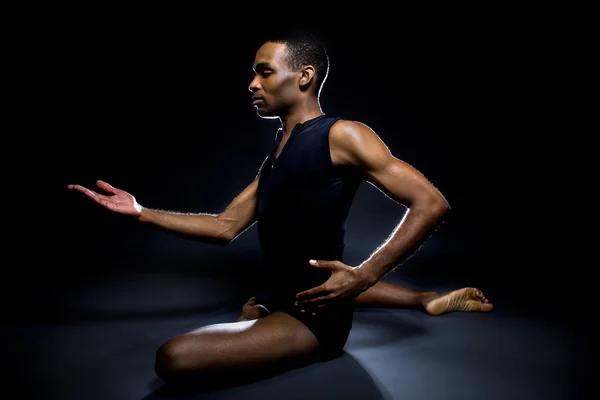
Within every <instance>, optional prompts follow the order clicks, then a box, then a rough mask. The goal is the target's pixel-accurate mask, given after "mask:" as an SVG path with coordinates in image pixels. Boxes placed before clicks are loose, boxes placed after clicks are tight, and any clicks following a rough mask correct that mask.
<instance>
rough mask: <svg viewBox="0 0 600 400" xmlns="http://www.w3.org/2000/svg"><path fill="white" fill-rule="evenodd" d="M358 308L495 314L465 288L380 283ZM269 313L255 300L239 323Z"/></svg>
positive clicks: (478, 295) (475, 292) (475, 291)
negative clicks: (428, 288)
mask: <svg viewBox="0 0 600 400" xmlns="http://www.w3.org/2000/svg"><path fill="white" fill-rule="evenodd" d="M352 302H353V303H354V304H355V305H356V306H357V307H382V308H420V309H422V310H424V311H425V312H426V313H428V314H429V315H442V314H446V313H449V312H455V311H479V312H488V311H492V309H493V308H494V306H493V305H492V304H491V303H490V302H489V300H488V299H487V298H486V297H485V296H484V295H483V293H482V292H481V290H479V289H477V288H472V287H464V288H461V289H457V290H454V291H451V292H448V293H437V292H419V291H415V290H412V289H409V288H407V287H404V286H400V285H394V284H391V283H387V282H383V281H379V282H377V283H376V284H375V285H373V286H371V287H370V288H369V289H367V290H366V291H364V292H363V293H361V294H360V295H359V296H358V297H356V298H355V299H354V300H353V301H352ZM267 314H268V312H267V311H266V309H264V308H263V307H261V306H260V304H258V303H257V301H256V298H255V297H252V298H250V300H248V302H247V303H246V304H244V306H243V307H242V312H241V314H240V316H239V317H238V321H240V320H252V319H256V318H260V317H262V316H264V315H267Z"/></svg>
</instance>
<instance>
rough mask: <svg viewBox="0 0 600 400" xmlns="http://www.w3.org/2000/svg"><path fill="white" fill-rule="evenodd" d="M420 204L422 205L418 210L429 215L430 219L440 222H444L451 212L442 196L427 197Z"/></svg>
mask: <svg viewBox="0 0 600 400" xmlns="http://www.w3.org/2000/svg"><path fill="white" fill-rule="evenodd" d="M418 204H420V207H416V208H417V209H420V210H421V212H422V213H423V214H425V215H428V218H430V219H432V220H437V221H439V222H441V221H443V220H444V219H445V218H446V216H447V215H448V213H449V212H450V210H451V208H450V204H449V203H448V201H447V200H446V199H445V198H444V196H442V195H440V194H434V195H431V196H427V197H426V198H424V199H422V200H421V201H420V202H419V203H418Z"/></svg>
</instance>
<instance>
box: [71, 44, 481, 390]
mask: <svg viewBox="0 0 600 400" xmlns="http://www.w3.org/2000/svg"><path fill="white" fill-rule="evenodd" d="M328 68H329V59H328V56H327V53H326V50H325V48H324V47H323V46H322V44H321V43H320V42H319V41H318V40H317V39H316V38H314V37H313V36H311V35H300V36H290V37H285V38H281V39H273V40H269V41H266V42H265V43H263V45H262V46H260V48H259V49H258V51H257V53H256V56H255V60H254V65H253V69H254V71H255V76H254V78H253V80H252V81H251V82H250V85H249V89H250V91H251V92H252V100H253V104H254V106H255V107H256V110H257V113H258V115H259V116H260V117H262V118H278V119H279V120H280V122H281V128H280V129H279V130H278V132H277V136H276V141H275V145H274V148H273V151H272V153H271V154H270V155H269V156H268V157H267V158H266V159H265V161H264V163H263V165H262V166H261V168H260V171H259V173H258V174H257V176H256V179H255V180H254V181H253V182H252V183H251V184H250V185H249V186H247V187H246V188H245V189H244V190H243V191H242V192H241V193H240V194H239V195H238V196H237V197H236V198H235V199H233V201H232V202H231V203H230V204H229V205H228V206H227V207H226V209H225V210H224V211H223V212H222V213H220V214H181V213H174V212H166V211H159V210H153V209H149V208H145V207H143V206H142V205H140V204H139V203H138V202H137V201H136V199H135V198H134V197H133V196H132V195H131V194H129V193H127V192H125V191H123V190H120V189H117V188H114V187H112V186H111V185H109V184H108V183H106V182H102V181H98V182H97V185H98V187H99V188H100V189H102V190H103V191H104V192H106V193H108V195H104V194H100V193H97V192H94V191H92V190H89V189H87V188H85V187H82V186H80V185H75V184H72V185H69V186H68V187H69V188H70V189H75V190H78V191H80V192H83V193H84V194H86V195H87V196H89V197H90V198H92V199H93V200H95V201H96V202H98V203H99V204H101V205H103V206H104V207H106V208H108V209H110V210H112V211H115V212H118V213H121V214H125V215H129V216H132V217H134V218H136V219H137V220H138V221H141V222H146V223H151V224H153V225H155V226H157V227H160V228H162V229H165V230H168V231H171V232H174V233H177V234H178V235H183V236H190V237H194V238H195V239H200V240H206V241H207V242H211V243H223V244H226V243H229V242H231V241H232V240H234V239H235V238H236V237H237V236H238V235H239V234H241V233H242V232H244V231H245V230H246V229H247V228H248V227H250V226H251V225H252V224H254V223H255V222H257V226H258V234H259V239H260V245H261V251H262V256H263V259H264V263H265V266H266V271H267V272H268V277H269V278H268V282H267V283H268V287H269V296H268V298H266V299H264V300H262V299H261V303H258V301H257V299H256V298H254V297H253V298H251V299H250V300H249V301H248V302H247V303H246V304H245V305H244V306H243V308H242V312H241V314H240V316H239V317H238V319H237V321H235V322H231V323H223V324H216V325H210V326H205V327H201V328H199V329H196V330H194V331H192V332H188V333H185V334H182V335H179V336H177V337H174V338H172V339H170V340H168V341H167V342H166V343H164V344H163V345H162V346H161V347H160V348H159V349H158V351H157V355H156V371H157V374H158V375H159V376H160V377H161V378H162V379H163V380H164V381H166V382H180V381H187V378H191V379H192V380H195V381H196V382H200V381H198V379H200V378H203V377H204V378H208V379H207V380H203V381H202V382H208V381H209V380H210V379H213V378H214V377H219V376H225V377H233V376H234V375H235V376H236V377H237V376H238V375H245V374H246V373H248V372H249V371H257V370H262V369H265V368H270V367H273V368H276V369H277V368H280V367H281V368H289V367H290V366H291V367H294V366H297V365H300V364H304V363H305V362H313V361H318V360H324V359H328V358H331V357H335V356H337V355H339V354H340V352H341V351H342V349H343V347H344V345H345V343H346V340H347V338H348V334H349V331H350V328H351V326H352V318H353V310H354V306H356V305H361V306H384V307H386V306H387V307H422V308H423V309H424V310H425V311H426V312H427V313H429V314H431V315H441V314H444V313H446V312H451V311H490V310H491V309H492V305H491V304H490V303H489V301H488V300H487V299H486V298H485V297H484V295H483V294H482V293H481V291H479V290H478V289H476V288H462V289H460V290H456V291H453V292H450V293H448V294H438V293H434V292H416V291H413V290H410V289H407V288H404V287H401V286H398V285H391V284H388V283H385V282H382V281H381V278H382V277H383V276H384V275H385V274H386V273H388V272H389V271H390V270H391V269H392V268H394V267H395V266H396V265H398V264H400V263H401V262H402V261H403V260H405V259H406V258H407V257H408V256H409V255H410V254H411V253H412V252H414V251H415V250H416V249H417V248H418V247H419V246H420V245H421V244H422V243H423V242H424V241H425V240H426V239H427V238H428V237H429V235H431V233H432V232H433V231H434V230H435V228H436V227H437V226H438V225H439V224H440V223H441V222H442V220H443V218H444V216H445V215H446V213H447V212H448V211H449V209H450V207H449V205H448V203H447V201H446V199H445V198H444V196H443V195H442V194H441V193H440V192H439V191H438V190H437V189H436V188H435V187H434V186H433V185H432V184H431V183H430V182H429V181H428V180H427V179H426V178H425V177H424V176H423V175H422V174H421V173H419V172H418V171H417V170H416V169H415V168H413V167H411V166H410V165H408V164H406V163H404V162H402V161H400V160H398V159H397V158H395V157H394V156H392V155H391V154H390V151H389V150H388V148H387V147H386V145H385V144H384V143H383V142H382V141H381V140H380V139H379V137H378V136H377V135H376V134H375V132H373V131H372V130H371V129H370V128H369V127H368V126H366V125H364V124H362V123H359V122H355V121H350V120H342V119H341V118H338V117H334V116H330V115H327V114H325V113H324V112H323V111H322V110H321V106H320V102H319V95H320V91H321V88H322V86H323V84H324V82H325V80H326V77H327V74H328ZM362 181H368V182H371V183H372V184H374V185H375V186H377V187H378V188H379V189H381V190H382V191H383V192H384V193H386V194H387V195H389V196H390V197H391V198H393V199H394V200H396V201H398V202H399V203H401V204H404V205H406V207H407V208H408V212H406V214H405V217H404V218H403V220H402V222H401V223H400V224H399V225H398V227H397V229H395V230H394V232H393V234H392V235H391V236H390V238H389V240H387V241H386V243H385V244H384V245H382V246H380V247H379V248H378V249H377V250H376V251H375V252H374V253H373V254H372V255H371V256H370V257H369V258H368V259H367V260H365V261H364V262H363V263H361V264H360V265H358V266H349V265H346V264H344V262H343V254H342V253H343V248H344V234H345V232H344V226H345V221H346V218H347V216H348V212H349V209H350V205H351V203H352V199H353V197H354V195H355V193H356V190H357V189H358V186H359V184H360V182H362Z"/></svg>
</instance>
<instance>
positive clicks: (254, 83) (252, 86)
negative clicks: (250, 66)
mask: <svg viewBox="0 0 600 400" xmlns="http://www.w3.org/2000/svg"><path fill="white" fill-rule="evenodd" d="M258 89H259V84H258V80H257V79H256V78H254V79H252V81H251V82H250V84H249V85H248V90H249V91H251V92H256V91H258Z"/></svg>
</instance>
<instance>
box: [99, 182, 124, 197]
mask: <svg viewBox="0 0 600 400" xmlns="http://www.w3.org/2000/svg"><path fill="white" fill-rule="evenodd" d="M96 186H98V187H99V188H100V189H102V190H104V191H105V192H108V193H112V194H117V193H119V189H117V188H115V187H113V186H111V185H109V184H108V183H107V182H104V181H101V180H99V179H98V180H97V181H96Z"/></svg>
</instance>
